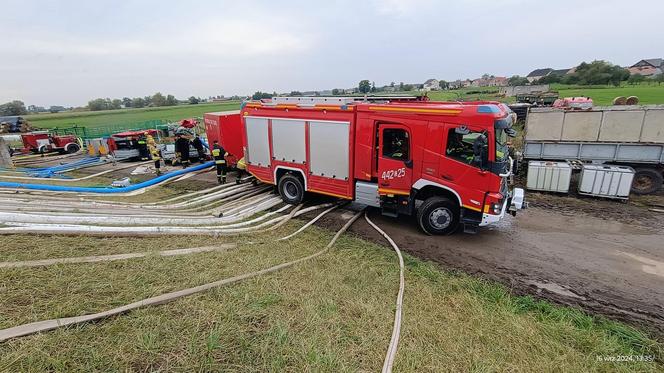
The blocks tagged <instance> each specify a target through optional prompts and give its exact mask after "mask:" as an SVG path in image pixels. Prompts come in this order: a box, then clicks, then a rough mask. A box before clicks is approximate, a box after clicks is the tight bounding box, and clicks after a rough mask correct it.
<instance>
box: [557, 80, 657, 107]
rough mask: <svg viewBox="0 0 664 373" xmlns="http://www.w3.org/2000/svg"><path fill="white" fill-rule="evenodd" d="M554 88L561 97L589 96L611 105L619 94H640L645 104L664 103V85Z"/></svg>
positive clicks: (601, 103) (641, 101)
mask: <svg viewBox="0 0 664 373" xmlns="http://www.w3.org/2000/svg"><path fill="white" fill-rule="evenodd" d="M551 89H553V90H557V91H558V92H559V93H560V97H574V96H588V97H590V98H592V99H593V103H594V104H595V105H602V106H604V105H611V104H612V102H613V99H614V98H616V97H618V96H625V97H629V96H638V97H639V103H640V104H643V105H652V104H664V85H645V84H644V85H625V86H621V87H613V86H608V87H592V88H587V87H579V86H564V85H553V86H552V87H551Z"/></svg>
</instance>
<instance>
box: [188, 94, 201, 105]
mask: <svg viewBox="0 0 664 373" xmlns="http://www.w3.org/2000/svg"><path fill="white" fill-rule="evenodd" d="M199 102H201V99H200V98H196V97H195V96H191V97H189V103H190V104H192V105H196V104H198V103H199Z"/></svg>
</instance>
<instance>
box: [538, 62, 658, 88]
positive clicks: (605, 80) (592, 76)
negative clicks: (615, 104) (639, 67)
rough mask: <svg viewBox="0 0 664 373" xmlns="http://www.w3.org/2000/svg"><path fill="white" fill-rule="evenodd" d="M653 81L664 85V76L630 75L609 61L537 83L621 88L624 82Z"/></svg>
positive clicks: (552, 76) (577, 68)
mask: <svg viewBox="0 0 664 373" xmlns="http://www.w3.org/2000/svg"><path fill="white" fill-rule="evenodd" d="M647 81H652V82H655V83H657V84H662V83H664V74H659V75H655V76H653V77H646V76H644V75H641V74H630V72H629V71H628V70H626V69H625V68H622V67H620V66H618V65H614V64H612V63H610V62H607V61H601V60H599V61H592V62H590V63H588V62H582V63H581V64H580V65H579V66H577V67H576V68H575V69H574V71H573V72H572V73H566V74H559V73H558V74H556V73H551V74H549V75H547V76H544V77H542V78H540V79H539V80H537V83H541V84H551V83H562V84H574V85H614V86H616V87H617V86H619V85H620V84H621V83H623V82H627V84H639V83H642V82H647Z"/></svg>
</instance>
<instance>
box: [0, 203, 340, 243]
mask: <svg viewBox="0 0 664 373" xmlns="http://www.w3.org/2000/svg"><path fill="white" fill-rule="evenodd" d="M331 205H332V204H330V203H327V204H322V205H316V206H311V207H308V208H305V209H302V210H299V211H296V212H295V213H294V214H293V215H287V216H279V217H276V218H272V219H271V220H268V221H266V222H263V223H261V224H258V225H254V226H250V227H244V226H242V225H243V224H244V222H240V223H236V224H229V225H225V226H196V227H181V226H180V227H178V226H174V227H173V226H171V227H162V226H145V227H135V226H127V227H112V226H97V225H72V224H34V223H15V222H6V223H5V225H8V227H2V228H0V234H17V233H34V234H62V235H81V234H85V235H97V236H114V237H139V236H152V235H164V234H171V235H206V236H213V237H218V236H227V235H237V234H242V233H247V232H253V233H256V232H261V231H263V230H260V229H262V228H266V227H269V226H270V225H274V224H279V226H281V225H283V224H285V223H286V221H288V220H290V219H291V218H293V217H297V216H299V215H302V214H305V213H307V212H310V211H314V210H317V209H321V208H326V207H330V206H331ZM286 207H288V206H286ZM238 226H239V228H238ZM277 228H278V227H277Z"/></svg>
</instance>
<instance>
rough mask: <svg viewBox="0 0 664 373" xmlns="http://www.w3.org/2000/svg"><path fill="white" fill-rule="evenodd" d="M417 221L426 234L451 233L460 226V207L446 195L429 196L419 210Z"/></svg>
mask: <svg viewBox="0 0 664 373" xmlns="http://www.w3.org/2000/svg"><path fill="white" fill-rule="evenodd" d="M417 222H418V223H419V224H420V228H422V230H423V231H424V232H425V233H426V234H429V235H447V234H451V233H453V232H454V231H456V230H457V227H458V226H459V207H458V206H457V205H456V204H455V203H454V202H452V201H450V200H449V199H447V198H445V197H429V198H427V199H426V200H425V201H424V202H423V203H422V205H420V208H419V209H418V210H417Z"/></svg>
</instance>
